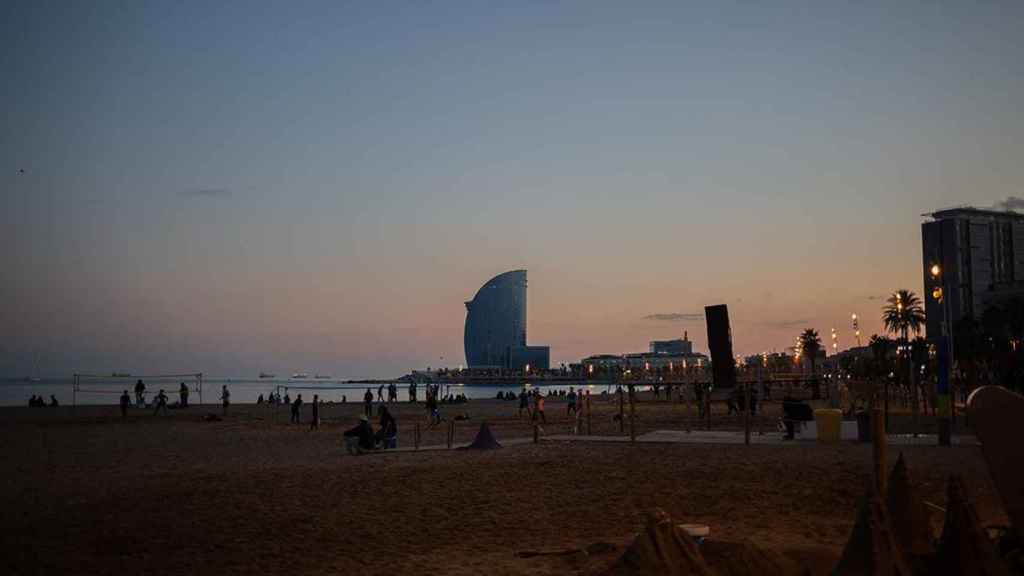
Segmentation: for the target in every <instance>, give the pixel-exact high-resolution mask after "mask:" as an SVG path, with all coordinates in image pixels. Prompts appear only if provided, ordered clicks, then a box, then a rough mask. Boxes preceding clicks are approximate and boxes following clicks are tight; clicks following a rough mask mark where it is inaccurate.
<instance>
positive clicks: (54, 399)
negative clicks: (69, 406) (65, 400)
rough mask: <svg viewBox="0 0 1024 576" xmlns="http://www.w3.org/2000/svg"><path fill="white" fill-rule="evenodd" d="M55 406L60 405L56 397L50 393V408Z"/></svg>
mask: <svg viewBox="0 0 1024 576" xmlns="http://www.w3.org/2000/svg"><path fill="white" fill-rule="evenodd" d="M57 406H60V404H58V403H57V397H56V396H54V395H53V394H50V408H56V407H57Z"/></svg>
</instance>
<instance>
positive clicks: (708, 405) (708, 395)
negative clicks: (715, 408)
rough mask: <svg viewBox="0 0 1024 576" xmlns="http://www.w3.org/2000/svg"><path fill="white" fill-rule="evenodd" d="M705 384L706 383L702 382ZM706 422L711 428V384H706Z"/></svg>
mask: <svg viewBox="0 0 1024 576" xmlns="http://www.w3.org/2000/svg"><path fill="white" fill-rule="evenodd" d="M701 386H704V383H703V382H702V383H701ZM704 422H705V424H704V425H705V426H706V427H707V429H708V430H711V386H704Z"/></svg>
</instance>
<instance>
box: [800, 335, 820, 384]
mask: <svg viewBox="0 0 1024 576" xmlns="http://www.w3.org/2000/svg"><path fill="white" fill-rule="evenodd" d="M800 350H801V351H802V353H803V354H804V355H805V356H807V358H808V359H810V361H811V387H812V389H813V394H814V398H818V397H819V396H820V395H821V392H820V391H819V390H818V379H817V378H815V377H814V362H815V360H817V359H818V352H821V338H820V337H818V331H817V330H814V329H813V328H808V329H806V330H804V331H803V333H801V334H800Z"/></svg>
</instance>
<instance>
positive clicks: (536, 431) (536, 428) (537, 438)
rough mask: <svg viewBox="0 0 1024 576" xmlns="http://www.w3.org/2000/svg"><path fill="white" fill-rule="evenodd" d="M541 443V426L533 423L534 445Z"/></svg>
mask: <svg viewBox="0 0 1024 576" xmlns="http://www.w3.org/2000/svg"><path fill="white" fill-rule="evenodd" d="M538 442H540V425H538V424H537V423H536V422H534V423H533V443H534V444H537V443H538Z"/></svg>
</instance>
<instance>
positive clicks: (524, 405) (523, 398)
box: [519, 388, 533, 418]
mask: <svg viewBox="0 0 1024 576" xmlns="http://www.w3.org/2000/svg"><path fill="white" fill-rule="evenodd" d="M523 410H526V415H527V416H530V417H531V418H532V417H533V415H532V414H530V397H529V396H527V395H526V388H523V390H522V391H521V392H519V417H520V418H522V417H523Z"/></svg>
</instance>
